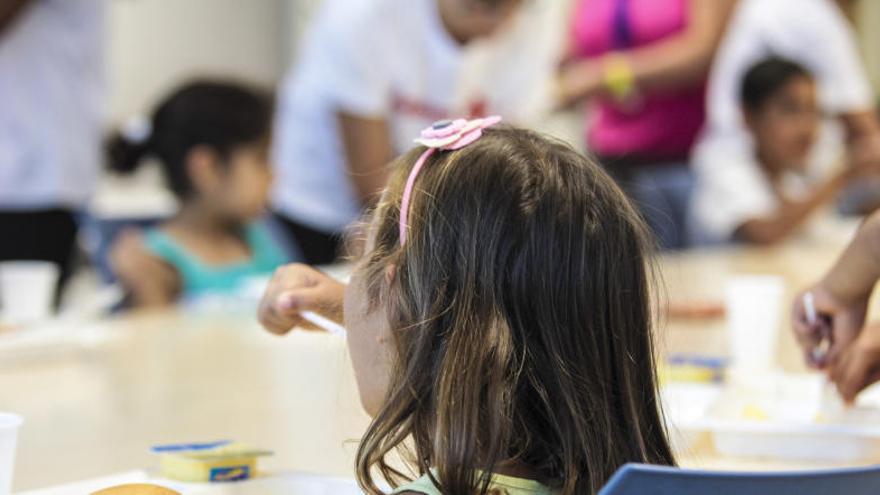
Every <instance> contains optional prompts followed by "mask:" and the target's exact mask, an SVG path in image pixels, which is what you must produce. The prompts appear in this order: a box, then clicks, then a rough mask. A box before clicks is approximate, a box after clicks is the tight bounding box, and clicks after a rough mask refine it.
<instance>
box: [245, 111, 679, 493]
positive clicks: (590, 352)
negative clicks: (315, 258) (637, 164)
mask: <svg viewBox="0 0 880 495" xmlns="http://www.w3.org/2000/svg"><path fill="white" fill-rule="evenodd" d="M495 123H496V120H495V119H478V120H475V121H465V120H458V121H452V122H450V121H445V122H438V123H437V124H435V125H434V126H433V127H432V128H430V129H427V130H426V131H424V132H423V134H422V139H421V140H419V142H420V143H421V144H422V146H420V147H418V148H416V149H414V150H412V151H410V152H409V153H407V154H405V155H403V156H402V157H400V158H399V159H397V160H396V161H395V162H394V163H393V164H392V169H391V181H390V183H389V186H388V188H387V189H386V190H385V192H384V194H383V195H382V198H381V200H380V202H379V204H378V206H377V207H376V209H375V211H374V213H373V215H372V221H371V223H370V226H369V228H368V229H367V230H368V238H367V241H366V254H365V255H364V256H363V257H362V258H361V259H360V261H359V262H358V265H357V267H356V269H355V271H354V273H353V276H352V279H351V283H350V284H348V285H347V286H344V285H342V284H339V283H338V282H336V281H334V280H333V279H331V278H329V277H328V276H326V275H324V274H322V273H320V272H318V271H317V270H314V269H311V268H309V267H306V266H303V265H292V266H288V267H286V268H283V269H281V270H279V271H278V272H277V274H276V276H275V278H274V279H273V282H272V284H271V285H270V287H269V289H268V291H267V293H266V295H265V297H264V299H263V302H262V304H261V309H260V318H261V321H262V323H263V324H264V325H265V326H266V327H267V328H268V329H269V330H270V331H273V332H276V333H285V332H286V331H288V330H289V329H290V328H292V327H293V326H296V325H299V324H301V323H303V320H302V313H301V312H304V311H307V310H308V311H311V310H313V311H317V312H320V313H322V314H323V315H326V316H328V317H332V318H334V319H336V320H337V321H342V320H344V322H345V324H346V327H347V329H348V343H349V348H350V352H351V358H352V363H353V365H354V369H355V373H356V375H357V382H358V389H359V392H360V395H361V400H362V403H363V405H364V407H365V408H366V410H367V412H369V413H370V414H371V415H372V416H373V421H372V424H371V425H370V427H369V429H368V430H367V432H366V434H365V435H364V437H363V439H362V440H361V444H360V448H359V451H358V455H357V477H358V480H359V482H360V484H361V486H362V487H363V488H364V490H365V491H367V492H368V493H371V494H379V493H382V492H381V491H380V489H379V488H378V487H377V483H376V481H375V480H374V476H376V475H377V474H378V475H381V476H382V477H383V478H384V479H385V480H386V481H388V482H389V483H390V484H391V485H392V486H395V487H397V488H396V490H395V492H394V493H410V494H411V493H416V494H419V493H421V494H429V495H432V494H440V493H442V494H447V495H452V494H468V495H473V494H477V493H479V494H486V493H506V494H510V495H515V494H556V493H559V494H567V495H568V494H584V493H595V492H597V491H598V490H599V489H600V488H601V487H602V486H603V484H604V483H605V482H606V480H607V479H608V478H609V477H610V476H611V474H612V473H613V472H614V471H615V470H616V469H617V468H618V467H620V466H621V465H622V464H624V463H627V462H647V463H655V464H667V465H669V464H673V463H674V460H673V456H672V453H671V451H670V448H669V445H668V443H667V440H666V436H665V430H664V425H663V421H662V420H661V413H660V405H659V402H658V398H657V381H656V376H655V369H654V363H655V361H654V347H653V344H652V312H651V296H650V287H651V284H650V280H651V279H650V276H649V273H650V263H651V261H650V256H651V255H650V253H651V246H650V245H649V243H648V242H647V241H646V238H647V236H646V231H645V227H644V225H643V223H642V221H641V219H640V218H639V216H638V214H637V213H636V212H635V210H634V209H633V208H632V206H631V205H630V204H629V202H628V201H627V200H626V198H625V197H624V195H623V193H622V192H621V191H620V189H618V187H617V186H615V184H614V182H613V181H612V180H611V179H610V178H609V177H608V176H607V175H606V174H605V173H604V172H602V170H601V169H600V168H599V167H598V166H597V165H596V164H595V163H593V162H592V161H591V160H589V159H588V158H586V157H584V156H583V155H581V154H578V153H577V152H575V151H574V150H572V149H571V148H569V147H568V146H566V145H563V144H561V143H558V142H555V141H551V140H549V139H546V138H544V137H542V136H540V135H538V134H535V133H533V132H529V131H525V130H520V129H514V128H510V127H493V126H492V125H493V124H495ZM392 453H396V454H400V455H402V459H403V460H404V461H405V462H406V463H407V464H408V465H409V467H410V468H411V469H413V470H414V471H415V472H417V473H418V475H419V476H421V477H420V478H418V479H416V480H414V481H413V480H411V479H410V477H409V476H407V474H406V472H405V470H404V469H402V468H401V466H400V463H399V462H393V461H391V460H390V459H389V458H390V457H391V454H392Z"/></svg>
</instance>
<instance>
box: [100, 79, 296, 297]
mask: <svg viewBox="0 0 880 495" xmlns="http://www.w3.org/2000/svg"><path fill="white" fill-rule="evenodd" d="M271 122H272V101H271V98H269V97H268V96H267V95H264V94H262V93H260V92H258V91H255V90H252V89H249V88H247V87H244V86H240V85H237V84H232V83H224V82H209V81H199V82H192V83H189V84H187V85H185V86H183V87H181V88H179V89H178V90H176V91H174V92H173V93H172V94H171V95H169V96H168V97H167V98H166V99H164V100H163V101H162V103H161V104H160V105H159V106H158V107H157V108H156V110H155V111H154V112H153V114H152V116H151V117H150V118H149V119H147V120H144V121H141V122H139V123H138V124H137V125H135V126H129V128H128V129H126V132H122V133H118V134H116V135H115V136H113V137H111V139H110V140H109V141H108V144H107V158H108V161H109V164H110V166H111V167H112V168H113V169H114V170H116V171H118V172H120V173H129V172H133V171H134V170H136V169H137V168H138V166H139V165H140V164H141V163H143V162H144V161H145V159H147V158H152V159H155V160H156V161H158V162H159V164H160V166H161V169H162V173H163V175H164V177H165V179H166V182H167V185H168V187H169V188H170V189H171V191H172V192H173V193H174V194H175V196H176V197H177V199H178V201H179V205H180V206H179V209H178V211H177V213H176V214H175V215H174V216H173V217H172V218H170V219H169V220H168V221H166V222H164V223H162V224H160V225H159V226H158V227H156V228H154V229H150V230H147V231H146V232H144V234H143V235H139V236H130V235H129V236H124V237H123V238H122V239H120V240H119V241H118V242H117V244H116V245H115V246H114V248H113V252H112V254H111V264H112V266H113V268H114V271H115V273H116V275H117V277H118V278H119V280H120V282H121V283H122V285H123V286H124V287H125V288H126V289H127V291H128V292H129V294H130V296H131V302H132V304H133V305H135V306H159V305H165V304H170V303H172V302H174V301H176V300H177V299H178V298H180V297H181V296H183V297H198V296H202V295H205V294H206V293H217V292H224V291H232V290H236V289H237V288H238V287H239V285H240V284H241V283H242V282H243V281H244V280H245V279H246V278H249V277H252V276H258V275H263V274H268V273H270V272H271V271H272V270H274V268H275V267H276V266H278V265H279V264H281V263H283V262H284V261H285V257H284V256H283V254H282V251H281V250H280V249H279V248H278V247H277V246H276V245H275V243H274V242H273V240H272V238H271V236H270V235H269V233H268V232H267V231H266V230H265V228H263V227H262V226H260V225H259V224H257V223H256V220H257V219H258V218H259V217H260V216H261V215H262V213H263V209H264V207H265V204H266V199H267V194H268V189H269V185H270V181H271V176H270V171H269V166H268V148H269V141H270V135H271Z"/></svg>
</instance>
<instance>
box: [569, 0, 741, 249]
mask: <svg viewBox="0 0 880 495" xmlns="http://www.w3.org/2000/svg"><path fill="white" fill-rule="evenodd" d="M735 1H736V0H579V2H578V3H577V6H576V8H575V11H574V15H573V17H572V26H571V40H570V49H569V57H568V59H567V61H566V63H564V64H563V66H562V69H561V71H560V74H559V78H558V84H557V98H558V99H559V101H560V103H561V104H563V105H573V104H576V103H579V102H581V101H585V100H586V101H589V103H590V108H589V120H588V126H587V128H588V130H587V144H588V147H589V148H590V150H591V151H592V152H593V153H595V154H596V155H597V156H598V157H599V159H600V161H601V162H602V163H603V164H604V165H605V167H606V168H607V170H608V171H609V172H610V173H611V175H612V176H613V177H615V179H616V180H617V181H618V184H619V185H621V186H622V187H623V189H624V190H625V191H626V192H627V193H628V194H629V195H630V197H631V198H632V199H633V200H634V201H635V202H636V203H637V204H638V205H639V207H640V209H641V210H642V214H643V215H644V216H645V218H646V219H647V221H648V223H649V225H650V226H651V228H652V230H653V231H654V233H655V234H656V235H657V239H658V242H659V243H660V245H661V246H662V247H664V248H670V249H675V248H682V247H685V245H686V242H685V239H686V229H685V223H686V218H687V212H686V210H687V204H688V199H689V196H690V190H691V187H692V182H693V181H692V179H691V176H690V171H689V168H688V155H689V153H690V149H691V146H692V145H693V143H694V142H695V140H696V137H697V134H698V133H699V131H700V129H701V127H702V124H703V120H704V117H705V109H704V100H705V98H704V97H705V94H704V93H705V82H706V75H707V72H708V69H709V66H710V64H711V60H712V56H713V54H714V52H715V48H716V47H717V45H718V42H719V40H720V38H721V35H722V34H723V31H724V27H725V25H726V22H727V17H728V16H729V13H730V11H731V9H732V6H733V5H734V4H735Z"/></svg>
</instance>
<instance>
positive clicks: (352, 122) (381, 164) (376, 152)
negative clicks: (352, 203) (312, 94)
mask: <svg viewBox="0 0 880 495" xmlns="http://www.w3.org/2000/svg"><path fill="white" fill-rule="evenodd" d="M338 121H339V128H340V135H341V137H342V144H343V146H344V148H345V160H346V163H347V164H348V173H349V177H350V178H351V181H352V184H353V185H354V190H355V192H356V193H357V195H358V199H359V200H360V202H361V204H362V205H363V206H369V205H371V204H372V203H373V202H374V201H375V200H376V199H377V198H378V197H379V195H380V194H381V192H382V190H383V189H384V188H385V185H386V183H387V181H388V170H387V165H388V162H389V161H391V158H392V157H393V151H392V149H391V133H390V131H389V129H388V123H387V122H386V121H385V120H381V119H367V118H363V117H358V116H354V115H350V114H346V113H340V114H339V115H338Z"/></svg>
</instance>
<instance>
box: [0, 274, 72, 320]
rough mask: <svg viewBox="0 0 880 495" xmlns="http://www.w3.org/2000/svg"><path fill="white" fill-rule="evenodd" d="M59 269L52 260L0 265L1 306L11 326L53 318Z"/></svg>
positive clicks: (4, 316)
mask: <svg viewBox="0 0 880 495" xmlns="http://www.w3.org/2000/svg"><path fill="white" fill-rule="evenodd" d="M58 276H59V270H58V266H57V265H55V264H54V263H50V262H48V261H4V262H0V307H2V313H0V314H2V319H3V321H6V322H8V323H16V324H19V323H33V322H36V321H40V320H45V319H47V318H49V317H51V316H52V308H53V306H54V301H55V288H56V286H57V284H58Z"/></svg>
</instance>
